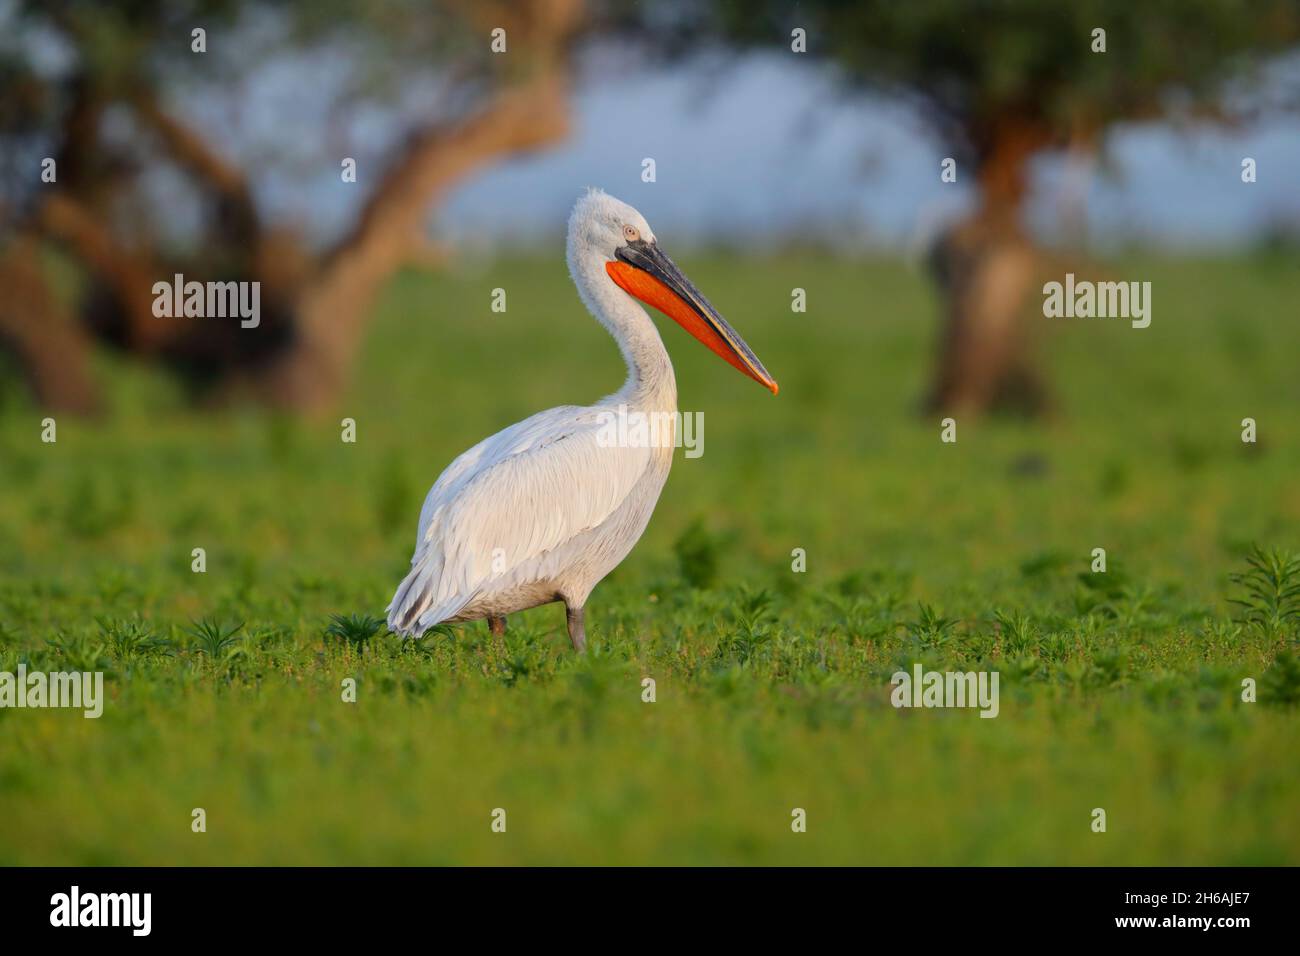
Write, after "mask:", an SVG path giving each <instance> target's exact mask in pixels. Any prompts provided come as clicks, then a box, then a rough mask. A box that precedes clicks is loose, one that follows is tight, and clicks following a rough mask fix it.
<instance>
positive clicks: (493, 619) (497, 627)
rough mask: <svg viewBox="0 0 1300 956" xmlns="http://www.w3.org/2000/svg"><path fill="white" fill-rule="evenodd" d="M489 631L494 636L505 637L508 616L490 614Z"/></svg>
mask: <svg viewBox="0 0 1300 956" xmlns="http://www.w3.org/2000/svg"><path fill="white" fill-rule="evenodd" d="M487 622H488V632H489V633H490V634H492V635H493V636H494V637H500V638H505V636H506V616H505V615H504V614H500V615H496V614H489V615H488V619H487Z"/></svg>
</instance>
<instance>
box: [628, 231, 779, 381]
mask: <svg viewBox="0 0 1300 956" xmlns="http://www.w3.org/2000/svg"><path fill="white" fill-rule="evenodd" d="M615 255H616V256H617V258H616V259H614V260H612V261H610V262H607V263H605V271H606V272H607V273H608V274H609V277H610V278H611V279H613V280H614V282H615V283H616V284H617V285H618V287H619V288H620V289H622V290H623V291H624V292H626V293H627V294H628V295H630V296H633V297H634V298H636V299H639V300H641V301H642V302H644V303H645V304H646V305H650V306H654V307H655V308H656V309H658V310H659V311H660V312H662V313H663V314H664V315H666V316H668V317H669V318H670V319H672V320H673V321H674V322H676V323H677V324H678V325H680V326H681V327H682V328H684V329H685V330H686V331H687V332H689V333H691V335H693V336H695V337H696V338H697V339H699V340H700V341H701V342H703V343H704V345H705V346H707V347H708V348H709V350H710V351H712V352H713V353H714V354H716V355H718V356H720V357H721V358H722V359H723V360H724V361H726V362H727V363H728V364H729V365H731V366H733V367H734V368H736V369H739V370H740V371H741V372H744V373H745V374H746V375H748V376H749V377H750V378H752V379H753V380H754V381H756V382H758V383H759V384H760V385H762V386H764V387H765V388H769V389H771V390H772V394H773V395H775V394H776V393H777V391H778V389H779V386H778V385H777V384H776V380H775V379H773V378H772V376H771V375H769V374H768V371H767V369H765V368H764V367H763V363H762V362H760V361H759V360H758V356H757V355H755V354H754V353H753V351H752V350H751V349H750V347H749V346H748V345H746V344H745V340H744V339H742V338H741V337H740V333H739V332H737V331H736V330H735V329H733V328H732V327H731V326H730V325H728V324H727V321H726V320H725V319H724V318H723V317H722V316H721V315H719V314H718V311H717V310H716V309H715V308H713V306H711V305H710V304H709V302H708V300H707V299H705V298H704V296H702V295H701V294H700V293H699V290H697V289H696V288H695V286H693V285H692V284H691V282H690V280H689V279H687V278H686V276H684V275H683V274H682V271H681V270H680V269H678V268H677V265H676V264H675V263H674V262H673V261H672V260H671V259H669V258H668V256H667V255H666V254H665V253H663V252H662V251H660V249H659V246H658V244H657V243H653V242H646V241H645V240H644V239H638V240H637V241H636V242H629V243H628V244H626V245H624V246H621V247H620V248H619V249H618V251H617V252H616V253H615Z"/></svg>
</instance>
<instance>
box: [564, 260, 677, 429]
mask: <svg viewBox="0 0 1300 956" xmlns="http://www.w3.org/2000/svg"><path fill="white" fill-rule="evenodd" d="M569 272H570V273H571V274H572V275H573V283H574V285H576V286H577V287H578V295H579V296H581V298H582V302H583V304H584V305H585V306H586V307H587V308H588V310H590V312H591V314H592V315H594V316H595V317H596V318H597V319H599V320H600V324H601V325H603V326H605V328H606V329H608V330H609V334H610V335H612V336H613V337H614V341H615V342H617V343H618V350H619V351H620V352H621V353H622V354H623V361H624V362H626V363H627V381H626V382H624V383H623V387H622V388H621V389H619V390H618V391H617V392H615V393H614V394H613V395H611V396H609V398H607V399H606V400H605V401H606V402H608V403H611V404H620V403H624V402H626V403H627V404H628V405H629V406H632V407H635V408H646V409H652V410H656V411H676V410H677V379H676V378H675V377H674V376H673V364H672V362H671V361H669V359H668V350H667V349H665V348H664V343H663V339H661V338H660V337H659V330H658V329H656V328H655V324H654V322H653V321H651V319H650V316H648V315H647V314H646V311H645V309H643V308H641V306H640V304H639V303H637V301H636V300H635V299H633V298H632V297H631V296H630V295H628V294H627V293H626V292H624V291H623V290H622V289H620V288H619V287H618V286H617V285H615V284H614V280H613V279H611V278H610V277H609V274H608V273H607V272H606V271H605V257H604V256H602V255H600V254H599V253H598V252H594V251H591V250H581V251H579V250H574V249H570V250H569Z"/></svg>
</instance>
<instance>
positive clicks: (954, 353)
mask: <svg viewBox="0 0 1300 956" xmlns="http://www.w3.org/2000/svg"><path fill="white" fill-rule="evenodd" d="M1040 146H1041V139H1040V138H1039V137H1037V136H1036V135H1035V134H1034V132H1033V131H1032V130H1029V129H1025V128H1013V129H1000V130H997V131H994V133H993V135H992V136H991V142H990V146H989V148H988V150H987V151H986V152H985V153H984V158H983V160H982V162H981V163H980V205H979V206H978V207H977V208H976V210H975V211H974V212H973V213H972V214H971V215H970V216H969V217H968V218H966V219H965V220H963V221H961V222H959V223H958V224H957V225H956V226H954V227H953V228H952V229H950V230H949V231H948V232H947V234H946V235H945V236H944V237H943V238H942V239H941V240H940V241H939V243H938V245H937V246H936V248H935V249H934V251H933V253H932V255H931V261H930V265H931V271H932V273H933V275H934V278H935V280H936V282H937V284H938V286H939V289H940V291H941V293H942V295H943V297H944V299H945V312H946V315H945V322H944V330H943V333H942V336H941V339H940V345H939V361H938V368H937V370H936V373H935V378H934V381H933V384H932V387H931V391H930V395H929V397H928V400H927V403H926V405H927V409H928V410H929V411H932V412H945V413H951V414H954V415H955V414H959V413H967V414H971V413H974V414H979V413H983V412H988V411H994V410H1009V411H1014V412H1019V413H1022V414H1026V415H1031V416H1032V415H1038V414H1041V413H1042V412H1044V411H1046V410H1047V409H1048V408H1049V407H1050V399H1049V395H1048V389H1047V387H1046V385H1045V383H1044V381H1043V379H1042V377H1041V376H1040V375H1039V373H1038V372H1037V370H1036V368H1035V362H1034V356H1033V354H1032V345H1031V340H1032V335H1031V331H1032V328H1033V326H1032V321H1033V313H1034V310H1033V309H1032V308H1031V305H1032V301H1031V300H1032V299H1033V292H1034V288H1035V284H1036V281H1035V280H1036V279H1037V278H1038V275H1039V254H1038V250H1037V248H1036V247H1035V245H1034V243H1033V240H1032V239H1031V238H1030V237H1029V236H1028V234H1027V233H1026V232H1025V230H1024V228H1023V226H1022V224H1021V222H1020V212H1021V207H1022V204H1023V199H1024V194H1025V182H1024V174H1025V168H1026V164H1027V162H1028V160H1029V157H1030V156H1032V155H1033V153H1034V152H1035V151H1036V150H1037V149H1038V148H1040Z"/></svg>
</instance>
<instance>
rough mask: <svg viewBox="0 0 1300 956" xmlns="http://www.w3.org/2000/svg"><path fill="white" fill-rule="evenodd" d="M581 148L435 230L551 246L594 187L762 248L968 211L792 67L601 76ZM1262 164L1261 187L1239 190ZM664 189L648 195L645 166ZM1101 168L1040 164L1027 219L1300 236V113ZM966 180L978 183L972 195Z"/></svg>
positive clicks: (817, 74) (1152, 140)
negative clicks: (542, 238)
mask: <svg viewBox="0 0 1300 956" xmlns="http://www.w3.org/2000/svg"><path fill="white" fill-rule="evenodd" d="M575 113H576V123H575V128H574V135H573V136H572V138H571V139H570V140H569V141H568V142H567V143H565V144H564V145H562V146H561V147H559V148H558V149H554V150H551V151H548V152H545V153H541V154H538V155H534V156H529V157H525V158H521V159H518V160H515V161H512V162H509V163H504V164H500V165H497V166H496V167H493V168H491V169H486V170H484V171H483V172H482V173H481V174H479V175H477V176H475V177H474V178H473V179H472V180H470V181H467V182H466V183H464V184H463V185H462V187H461V188H459V189H457V190H456V191H455V193H454V194H453V195H452V196H451V198H450V200H449V201H448V202H447V203H446V204H445V206H444V208H443V209H442V210H441V211H440V214H439V217H438V223H437V225H438V228H439V231H441V232H442V233H443V234H444V235H446V236H447V237H448V238H451V239H455V240H458V241H467V242H479V243H485V244H489V245H490V244H494V243H499V242H509V241H514V240H515V239H516V238H522V239H526V238H528V237H529V236H531V235H535V234H546V233H547V232H554V231H556V230H558V229H560V228H561V227H562V223H563V222H564V219H565V215H566V214H567V211H568V208H569V206H570V205H571V204H572V201H573V199H574V197H576V196H577V195H578V194H579V193H580V192H581V191H582V190H583V189H584V188H586V187H587V186H600V187H602V188H604V189H605V190H607V191H608V192H611V193H613V194H615V195H617V196H619V197H620V198H622V199H624V200H626V201H628V202H630V203H632V204H633V205H635V206H637V207H638V208H639V209H641V211H642V212H643V213H644V214H645V215H646V216H647V218H648V219H649V220H650V222H651V223H652V224H653V225H654V227H655V229H656V231H657V232H658V233H659V234H661V235H663V234H667V233H672V234H679V235H684V236H686V237H688V238H690V239H692V240H709V239H727V240H733V239H734V240H738V241H754V242H758V243H762V242H770V241H779V240H780V239H781V238H783V237H788V236H790V235H791V234H799V233H807V232H811V233H815V234H819V235H821V236H822V237H823V238H829V239H832V240H835V239H842V240H844V241H845V242H848V243H854V244H869V245H885V246H890V247H895V248H903V249H908V248H912V247H914V246H917V245H920V244H923V243H924V241H925V240H926V238H927V237H928V236H929V235H931V234H932V233H933V232H934V231H935V229H936V227H937V226H938V225H939V224H941V223H942V222H943V221H944V220H945V219H946V218H948V217H951V216H953V215H955V214H957V213H959V212H960V211H961V210H962V209H963V208H965V206H966V205H967V204H968V203H969V202H970V198H971V197H970V192H969V190H968V180H969V177H967V176H965V175H964V172H965V171H964V170H962V169H961V168H960V167H959V168H958V176H957V178H958V181H957V183H956V184H944V183H942V182H941V181H940V178H939V171H940V163H941V161H942V160H943V158H944V157H945V155H946V151H945V150H944V148H943V145H942V143H940V142H938V141H937V140H935V139H934V138H933V137H932V136H931V135H930V134H929V131H928V130H927V129H926V127H925V126H924V124H923V123H922V121H921V120H920V118H919V117H917V116H915V115H913V114H911V113H910V112H909V111H907V110H906V109H905V108H902V107H900V106H899V105H897V104H895V103H892V102H890V101H888V100H884V99H880V98H876V97H870V96H863V95H860V94H855V95H853V96H849V95H846V94H845V93H844V92H843V91H842V90H840V89H838V88H837V87H836V85H835V84H834V82H833V80H832V79H831V78H830V77H828V76H827V75H826V74H825V73H824V72H822V71H820V70H818V69H816V68H813V67H811V66H810V67H806V68H800V67H796V66H792V65H790V63H789V58H782V59H778V58H776V57H774V56H770V55H756V56H751V57H747V58H746V59H744V60H743V61H741V62H739V63H737V64H735V65H733V66H730V67H728V68H725V69H723V70H721V71H720V72H713V71H709V70H704V69H695V70H675V71H674V70H663V69H660V70H649V71H645V72H636V73H633V74H631V75H624V76H613V77H601V78H600V81H599V82H596V83H590V84H588V85H587V87H586V88H585V89H584V90H583V91H582V92H581V93H580V94H579V95H578V97H577V100H576V104H575ZM1247 156H1249V157H1252V158H1254V159H1255V161H1256V164H1257V181H1256V182H1255V183H1253V184H1246V183H1243V182H1242V181H1241V161H1242V159H1243V157H1247ZM646 157H651V158H653V159H654V160H655V164H656V181H655V182H653V183H646V182H643V181H642V178H641V173H642V160H643V159H644V158H646ZM1105 157H1106V158H1105V160H1104V162H1102V163H1094V164H1093V165H1092V167H1091V168H1084V167H1081V166H1079V165H1078V164H1077V163H1076V164H1075V165H1073V166H1071V165H1070V164H1067V163H1066V162H1065V161H1064V160H1060V159H1051V160H1046V161H1042V162H1039V163H1038V164H1037V166H1036V168H1035V171H1034V183H1035V190H1034V192H1035V196H1036V198H1035V201H1034V203H1033V205H1032V207H1031V209H1030V220H1031V222H1032V223H1033V224H1034V225H1035V227H1036V228H1037V229H1038V231H1039V232H1040V234H1043V235H1044V237H1045V238H1048V239H1051V238H1053V236H1054V235H1055V234H1056V233H1057V231H1058V230H1057V229H1056V227H1055V226H1054V225H1053V224H1054V223H1057V222H1059V221H1060V212H1061V209H1062V205H1063V203H1064V204H1066V205H1068V203H1069V199H1068V198H1067V197H1076V199H1077V201H1078V202H1077V205H1078V208H1079V209H1081V210H1083V211H1084V214H1085V219H1084V222H1085V224H1086V230H1087V234H1088V235H1089V236H1090V237H1091V240H1092V241H1093V242H1094V243H1099V244H1107V243H1125V242H1131V241H1145V242H1151V243H1156V244H1160V245H1165V246H1170V247H1175V248H1191V249H1195V248H1206V247H1209V248H1213V247H1229V246H1233V245H1238V244H1241V243H1246V242H1250V241H1252V240H1253V239H1255V238H1256V237H1258V236H1259V235H1260V234H1261V233H1262V232H1266V231H1268V230H1270V229H1278V228H1282V227H1285V226H1287V225H1288V224H1289V229H1290V231H1291V234H1293V235H1294V234H1295V233H1296V232H1297V231H1300V116H1297V115H1295V114H1292V115H1290V116H1285V115H1277V114H1275V115H1274V117H1273V118H1272V119H1271V120H1269V121H1265V122H1261V123H1258V124H1256V125H1253V126H1249V127H1247V128H1244V129H1238V130H1233V131H1232V132H1231V133H1227V132H1224V131H1222V130H1218V129H1215V128H1209V127H1200V128H1193V129H1189V130H1175V129H1173V128H1172V127H1170V126H1169V125H1167V124H1145V125H1129V126H1124V127H1120V128H1117V129H1116V130H1115V131H1114V132H1113V133H1112V135H1111V136H1110V138H1109V141H1108V143H1107V147H1106V154H1105ZM964 180H965V181H964Z"/></svg>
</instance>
